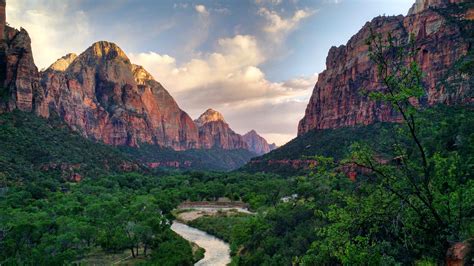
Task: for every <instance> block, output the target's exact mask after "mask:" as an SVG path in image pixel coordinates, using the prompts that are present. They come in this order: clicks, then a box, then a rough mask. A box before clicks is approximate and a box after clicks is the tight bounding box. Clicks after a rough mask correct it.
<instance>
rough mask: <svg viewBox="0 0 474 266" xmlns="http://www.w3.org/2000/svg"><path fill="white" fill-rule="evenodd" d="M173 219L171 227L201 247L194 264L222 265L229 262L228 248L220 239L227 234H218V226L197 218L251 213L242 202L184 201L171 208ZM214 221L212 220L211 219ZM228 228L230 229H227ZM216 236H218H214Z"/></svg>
mask: <svg viewBox="0 0 474 266" xmlns="http://www.w3.org/2000/svg"><path fill="white" fill-rule="evenodd" d="M172 213H173V215H174V216H175V218H176V220H175V221H174V222H173V224H172V226H171V229H172V230H173V231H174V232H176V233H177V234H179V235H180V236H181V237H183V238H184V239H186V240H187V241H189V242H191V243H195V244H196V245H198V246H199V247H201V248H204V249H205V253H204V258H203V259H202V260H200V261H198V262H197V263H196V264H195V265H213V266H214V265H222V266H225V265H227V264H229V263H230V262H231V248H230V245H229V244H228V243H227V242H225V241H224V240H229V239H230V238H229V237H228V236H227V235H225V234H222V231H223V229H222V227H221V226H219V225H217V226H216V228H212V226H211V227H205V226H202V223H201V222H200V220H201V219H213V220H214V218H215V219H216V220H215V221H220V219H221V218H224V217H228V218H232V217H243V216H247V215H251V214H252V212H250V211H249V210H248V206H247V204H245V203H243V202H203V201H201V202H184V203H182V204H180V205H179V206H178V208H177V209H176V210H174V211H173V212H172ZM211 224H214V223H211ZM229 232H230V231H229ZM217 237H220V238H217Z"/></svg>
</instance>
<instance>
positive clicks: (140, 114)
mask: <svg viewBox="0 0 474 266" xmlns="http://www.w3.org/2000/svg"><path fill="white" fill-rule="evenodd" d="M41 84H42V86H41V88H42V89H43V90H44V93H43V94H44V95H45V97H44V99H43V100H42V101H41V104H39V106H38V110H37V112H38V113H39V114H40V115H41V116H43V117H49V116H50V115H51V114H52V113H56V114H58V115H59V116H60V117H61V118H62V119H63V120H64V121H65V122H66V123H67V124H68V125H70V126H71V127H72V128H73V129H74V130H77V131H79V132H80V133H81V134H82V135H84V136H85V137H88V138H91V139H94V140H99V141H102V142H104V143H106V144H111V145H129V146H139V145H140V143H148V144H156V145H161V146H165V147H171V148H173V149H175V150H184V149H190V148H197V147H198V133H197V128H196V126H195V125H194V123H193V121H192V120H191V118H190V117H189V116H188V115H187V114H186V113H185V112H184V111H182V110H181V109H180V108H179V107H178V105H177V104H176V102H175V101H174V99H173V98H172V97H171V95H170V94H169V93H168V92H167V91H166V90H165V89H164V88H163V86H161V84H160V83H158V82H157V81H155V80H154V79H153V77H152V76H151V75H150V74H149V73H148V72H146V71H145V69H143V68H142V67H140V66H136V65H133V64H132V63H131V62H130V60H129V59H128V57H127V56H126V55H125V53H124V52H123V51H122V50H121V49H120V48H119V47H118V46H117V45H115V44H113V43H109V42H97V43H94V44H93V45H92V46H91V47H89V48H88V49H87V50H86V51H85V52H83V53H82V54H80V55H79V56H77V57H76V56H75V55H73V54H70V55H67V56H65V57H63V58H61V59H59V60H58V61H57V62H56V63H54V64H53V65H51V67H50V68H48V69H47V70H46V71H44V72H43V73H42V78H41Z"/></svg>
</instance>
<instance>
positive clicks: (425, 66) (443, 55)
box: [298, 0, 474, 135]
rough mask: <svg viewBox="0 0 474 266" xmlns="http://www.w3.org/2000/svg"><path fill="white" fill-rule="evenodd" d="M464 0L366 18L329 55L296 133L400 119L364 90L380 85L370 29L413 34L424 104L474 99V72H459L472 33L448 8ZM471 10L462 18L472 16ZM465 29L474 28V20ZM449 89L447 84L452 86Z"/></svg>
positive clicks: (430, 2)
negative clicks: (452, 17) (368, 42)
mask: <svg viewBox="0 0 474 266" xmlns="http://www.w3.org/2000/svg"><path fill="white" fill-rule="evenodd" d="M460 2H466V3H467V1H465V0H464V1H462V0H418V1H417V2H416V4H415V5H414V6H413V8H412V9H411V10H410V12H409V15H408V16H406V17H404V16H394V17H377V18H375V19H373V20H372V21H371V22H368V23H367V24H366V25H365V26H364V27H363V28H362V29H361V30H360V31H359V32H358V33H357V34H356V35H354V36H353V37H352V38H351V39H350V40H349V42H348V43H347V44H346V45H342V46H339V47H332V48H331V49H330V50H329V54H328V56H327V59H326V70H324V71H323V72H322V73H321V74H320V75H319V78H318V82H317V83H316V86H315V87H314V90H313V94H312V96H311V99H310V101H309V104H308V106H307V108H306V112H305V116H304V118H303V119H302V120H301V121H300V123H299V125H298V135H302V134H305V133H306V132H308V131H310V130H313V129H328V128H339V127H345V126H354V125H357V124H365V125H367V124H371V123H374V122H377V121H389V122H391V121H397V120H398V119H399V117H398V114H397V113H396V112H394V111H393V110H392V108H391V107H390V106H388V105H385V104H381V103H377V102H374V101H371V100H370V99H368V97H366V96H362V95H361V93H360V92H361V90H362V89H366V90H368V91H373V90H378V89H380V85H379V84H380V83H379V82H378V80H377V70H376V66H375V65H374V64H373V63H372V62H371V61H370V59H369V57H368V46H367V45H366V40H367V38H368V37H369V36H370V29H373V30H374V31H375V32H376V33H381V34H383V35H387V34H388V33H391V34H392V35H393V36H398V37H399V38H400V39H401V40H402V41H407V40H408V38H409V36H410V34H411V33H413V34H415V37H416V45H417V47H418V48H419V49H420V52H419V54H418V58H417V60H418V62H419V63H420V65H421V67H422V70H423V72H424V73H425V74H426V76H425V78H424V80H423V83H424V85H425V88H426V90H427V91H426V92H427V93H426V94H427V96H426V99H425V100H424V103H426V104H428V105H433V104H437V103H444V104H457V103H466V102H472V101H473V100H472V88H471V87H472V86H471V85H472V77H469V76H467V75H462V74H460V73H459V72H458V71H455V69H454V68H455V67H456V63H457V62H459V61H460V60H462V59H463V58H464V57H465V56H466V55H467V53H468V49H470V47H471V46H472V43H470V40H469V39H468V36H467V35H469V34H467V33H466V29H465V28H464V29H463V28H462V27H461V26H460V24H459V23H454V22H453V21H452V20H448V19H446V18H447V17H446V14H443V13H446V12H447V11H449V9H457V8H458V7H459V6H457V5H456V4H453V3H460ZM471 11H472V8H469V7H468V9H467V11H466V14H465V15H464V18H462V17H461V20H465V21H467V20H468V19H469V12H471ZM468 25H470V26H469V27H471V28H468V30H467V32H468V33H469V32H470V31H471V30H474V29H472V23H471V24H468ZM471 33H472V32H471ZM447 84H450V85H449V88H448V85H447Z"/></svg>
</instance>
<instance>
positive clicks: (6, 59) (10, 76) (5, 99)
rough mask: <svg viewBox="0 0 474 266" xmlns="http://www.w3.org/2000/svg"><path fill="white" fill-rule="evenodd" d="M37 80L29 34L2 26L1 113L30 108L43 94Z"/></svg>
mask: <svg viewBox="0 0 474 266" xmlns="http://www.w3.org/2000/svg"><path fill="white" fill-rule="evenodd" d="M39 80H40V77H39V73H38V68H37V67H36V65H35V63H34V60H33V53H32V51H31V40H30V37H29V35H28V33H27V32H26V30H24V29H21V30H19V31H18V30H16V29H14V28H11V27H8V26H7V27H5V39H4V40H2V41H1V43H0V113H2V112H8V111H12V110H15V109H19V110H22V111H27V112H31V111H33V110H34V106H35V104H36V102H37V101H36V100H37V99H39V98H41V96H42V95H40V93H41V92H42V91H41V90H39V86H40V82H39Z"/></svg>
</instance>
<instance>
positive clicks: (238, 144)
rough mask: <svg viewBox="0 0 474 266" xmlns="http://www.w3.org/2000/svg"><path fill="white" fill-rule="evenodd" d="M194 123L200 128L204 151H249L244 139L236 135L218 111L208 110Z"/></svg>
mask: <svg viewBox="0 0 474 266" xmlns="http://www.w3.org/2000/svg"><path fill="white" fill-rule="evenodd" d="M194 123H196V125H197V126H198V129H199V143H200V145H201V147H202V148H204V149H212V148H221V149H229V150H233V149H248V146H247V143H246V142H245V141H244V139H243V137H242V136H241V135H239V134H237V133H235V132H234V131H233V130H232V129H231V128H230V127H229V125H228V124H227V123H226V122H225V120H224V116H223V115H222V114H221V113H219V112H217V111H216V110H213V109H211V108H209V109H207V110H206V111H205V112H204V113H203V114H202V115H201V116H199V118H198V119H196V120H194Z"/></svg>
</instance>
